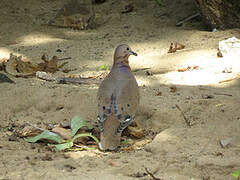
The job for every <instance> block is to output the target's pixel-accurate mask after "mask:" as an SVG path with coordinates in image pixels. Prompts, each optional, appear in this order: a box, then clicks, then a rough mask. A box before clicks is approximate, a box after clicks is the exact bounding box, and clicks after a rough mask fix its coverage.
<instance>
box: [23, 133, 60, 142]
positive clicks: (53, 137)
mask: <svg viewBox="0 0 240 180" xmlns="http://www.w3.org/2000/svg"><path fill="white" fill-rule="evenodd" d="M41 139H47V140H51V141H55V142H57V143H61V142H62V138H61V137H60V136H59V135H57V134H56V133H53V132H50V131H43V132H42V133H41V134H39V135H37V136H34V137H29V138H25V139H24V140H25V141H27V142H30V143H35V142H37V141H38V140H41Z"/></svg>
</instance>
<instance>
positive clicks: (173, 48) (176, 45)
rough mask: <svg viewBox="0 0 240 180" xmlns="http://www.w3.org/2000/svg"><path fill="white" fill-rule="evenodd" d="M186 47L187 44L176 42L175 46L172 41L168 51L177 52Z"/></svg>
mask: <svg viewBox="0 0 240 180" xmlns="http://www.w3.org/2000/svg"><path fill="white" fill-rule="evenodd" d="M184 48H185V46H184V45H183V44H180V43H177V42H175V44H174V47H173V43H171V44H170V47H169V50H168V53H175V52H176V51H177V50H182V49H184Z"/></svg>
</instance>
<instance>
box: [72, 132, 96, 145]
mask: <svg viewBox="0 0 240 180" xmlns="http://www.w3.org/2000/svg"><path fill="white" fill-rule="evenodd" d="M85 136H89V137H91V138H93V140H94V141H96V142H97V143H99V140H98V139H97V138H96V137H95V136H93V135H92V134H91V133H82V134H77V135H76V136H74V137H73V138H72V140H71V141H72V142H74V141H75V140H76V139H77V138H80V137H85Z"/></svg>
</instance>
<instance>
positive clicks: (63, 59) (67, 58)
mask: <svg viewBox="0 0 240 180" xmlns="http://www.w3.org/2000/svg"><path fill="white" fill-rule="evenodd" d="M69 59H72V58H71V57H66V58H61V59H58V60H59V61H65V60H69Z"/></svg>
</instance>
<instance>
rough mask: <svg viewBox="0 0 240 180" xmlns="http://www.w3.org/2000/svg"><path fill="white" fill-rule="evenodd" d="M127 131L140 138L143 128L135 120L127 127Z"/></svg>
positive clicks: (142, 135) (142, 134)
mask: <svg viewBox="0 0 240 180" xmlns="http://www.w3.org/2000/svg"><path fill="white" fill-rule="evenodd" d="M127 132H128V133H129V134H130V135H131V136H133V137H135V138H139V139H140V138H142V137H144V132H143V129H142V128H141V126H140V125H139V124H138V123H137V122H136V121H134V122H133V123H132V124H131V125H130V126H128V127H127Z"/></svg>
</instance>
